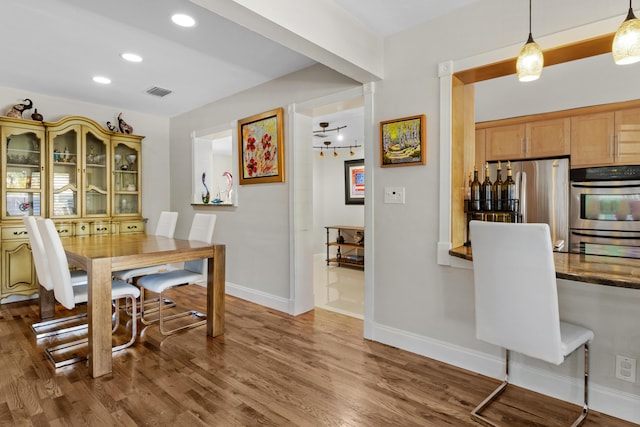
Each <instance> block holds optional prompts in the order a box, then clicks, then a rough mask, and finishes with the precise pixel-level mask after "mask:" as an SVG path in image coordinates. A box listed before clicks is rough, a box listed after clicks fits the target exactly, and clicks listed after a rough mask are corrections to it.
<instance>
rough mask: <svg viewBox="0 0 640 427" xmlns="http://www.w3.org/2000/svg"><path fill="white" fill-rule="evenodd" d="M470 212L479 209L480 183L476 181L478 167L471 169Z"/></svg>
mask: <svg viewBox="0 0 640 427" xmlns="http://www.w3.org/2000/svg"><path fill="white" fill-rule="evenodd" d="M471 210H472V211H479V210H481V209H480V181H478V167H477V166H474V167H473V181H471Z"/></svg>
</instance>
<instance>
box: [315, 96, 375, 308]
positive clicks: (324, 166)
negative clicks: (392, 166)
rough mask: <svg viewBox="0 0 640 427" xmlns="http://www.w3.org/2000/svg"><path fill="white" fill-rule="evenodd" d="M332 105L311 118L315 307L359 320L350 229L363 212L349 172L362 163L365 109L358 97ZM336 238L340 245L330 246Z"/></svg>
mask: <svg viewBox="0 0 640 427" xmlns="http://www.w3.org/2000/svg"><path fill="white" fill-rule="evenodd" d="M337 108H338V107H337V106H333V107H332V106H327V107H326V108H322V109H319V110H320V112H319V113H314V115H313V117H312V126H313V133H312V137H311V144H312V148H311V150H313V161H312V164H313V239H312V240H313V294H314V305H315V307H318V308H323V309H326V310H331V311H335V312H338V313H342V314H345V315H348V316H352V317H356V318H359V319H364V307H365V302H364V301H365V299H364V297H365V278H364V245H361V247H358V244H356V240H358V241H359V240H360V239H361V235H362V233H360V236H358V235H357V234H356V231H354V230H352V229H351V228H359V227H362V228H364V223H365V213H364V204H360V203H357V202H356V203H354V200H356V199H352V198H350V197H349V196H351V194H349V173H348V172H349V170H350V169H349V165H351V164H353V162H354V161H356V160H362V161H364V107H363V103H362V100H361V99H359V100H358V101H357V102H355V103H354V104H352V105H350V106H349V108H348V109H337ZM332 129H333V130H332ZM336 129H337V130H336ZM363 167H364V166H363ZM327 227H331V228H329V229H327ZM335 227H338V228H335ZM340 227H345V228H347V229H346V230H345V229H342V230H340V229H339V228H340ZM338 236H340V237H341V238H342V241H344V242H345V245H344V246H337V245H334V243H337V239H338ZM362 241H363V239H362ZM327 260H330V261H327ZM340 260H342V261H344V262H345V263H339V262H338V261H340ZM360 263H361V265H360Z"/></svg>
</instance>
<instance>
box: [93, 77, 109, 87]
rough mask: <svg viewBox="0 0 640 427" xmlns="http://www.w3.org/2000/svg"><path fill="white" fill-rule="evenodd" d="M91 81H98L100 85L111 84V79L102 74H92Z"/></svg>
mask: <svg viewBox="0 0 640 427" xmlns="http://www.w3.org/2000/svg"><path fill="white" fill-rule="evenodd" d="M93 81H94V82H96V83H100V84H101V85H108V84H111V79H110V78H108V77H103V76H94V77H93Z"/></svg>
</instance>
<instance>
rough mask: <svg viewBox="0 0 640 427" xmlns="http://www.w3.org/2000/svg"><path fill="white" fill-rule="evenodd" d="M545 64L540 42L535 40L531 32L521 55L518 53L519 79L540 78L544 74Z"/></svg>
mask: <svg viewBox="0 0 640 427" xmlns="http://www.w3.org/2000/svg"><path fill="white" fill-rule="evenodd" d="M543 66H544V56H543V55H542V49H540V46H538V43H536V42H535V41H533V37H532V36H531V33H529V39H528V40H527V43H526V44H525V45H524V47H523V48H522V50H521V51H520V55H518V60H517V61H516V71H517V72H518V80H520V81H521V82H531V81H534V80H538V78H539V77H540V75H541V74H542V67H543Z"/></svg>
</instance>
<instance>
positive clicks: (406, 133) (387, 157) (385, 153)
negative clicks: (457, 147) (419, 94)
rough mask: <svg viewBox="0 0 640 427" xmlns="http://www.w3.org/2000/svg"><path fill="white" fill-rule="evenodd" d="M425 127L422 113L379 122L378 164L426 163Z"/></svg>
mask: <svg viewBox="0 0 640 427" xmlns="http://www.w3.org/2000/svg"><path fill="white" fill-rule="evenodd" d="M426 128H427V117H426V116H425V115H424V114H421V115H418V116H411V117H404V118H402V119H395V120H387V121H384V122H380V163H381V164H380V166H381V167H383V168H385V167H392V166H411V165H424V164H426V163H427V152H426V134H427V133H426Z"/></svg>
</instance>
